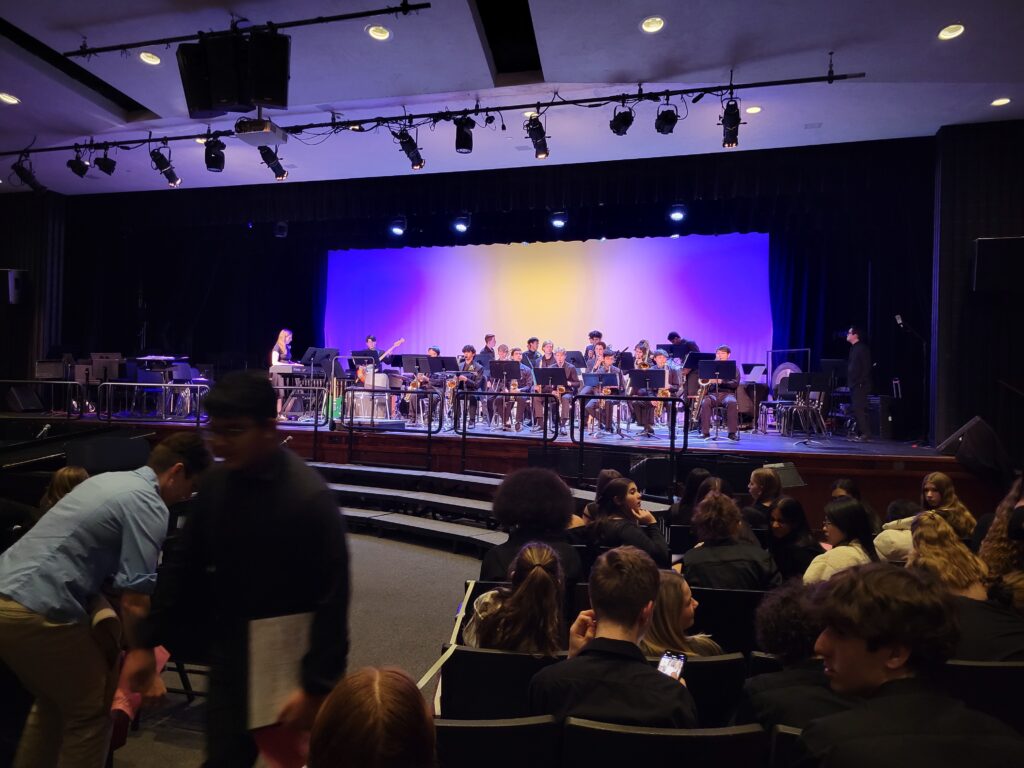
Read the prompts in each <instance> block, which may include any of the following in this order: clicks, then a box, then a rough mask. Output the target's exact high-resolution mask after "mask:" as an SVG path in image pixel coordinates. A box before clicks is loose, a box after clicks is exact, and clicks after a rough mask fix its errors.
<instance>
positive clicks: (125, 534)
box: [0, 433, 210, 768]
mask: <svg viewBox="0 0 1024 768" xmlns="http://www.w3.org/2000/svg"><path fill="white" fill-rule="evenodd" d="M209 464H210V456H209V454H208V453H207V451H206V448H205V447H204V446H203V443H202V440H201V439H200V437H199V436H198V435H196V434H195V433H178V434H174V435H171V436H170V437H168V438H166V439H164V440H163V441H162V442H161V443H160V444H159V445H157V446H156V448H154V449H153V452H152V453H151V454H150V458H149V461H148V463H147V464H146V466H144V467H140V468H139V469H137V470H134V471H131V472H107V473H104V474H101V475H98V476H96V477H93V478H90V479H89V480H86V481H85V482H83V483H82V484H81V485H79V486H78V488H77V489H76V490H75V492H74V493H71V494H68V495H67V496H65V497H64V498H62V499H61V500H60V501H59V502H57V504H56V505H55V506H54V507H53V508H52V509H50V510H49V511H48V512H47V513H46V515H44V516H43V517H42V518H41V519H40V520H39V522H38V523H36V525H35V526H34V527H33V528H32V529H31V530H30V531H28V532H27V533H26V534H25V535H24V536H22V538H21V539H20V540H19V541H18V542H17V543H16V544H14V545H13V546H12V547H11V548H10V549H8V550H7V551H6V552H5V553H4V554H3V555H2V556H0V661H2V662H3V663H4V664H6V665H7V666H8V667H10V669H11V670H12V671H13V672H14V674H15V675H17V677H18V679H19V680H20V681H21V683H22V685H24V686H25V688H26V689H27V690H28V691H29V693H30V694H31V695H32V696H34V697H35V704H34V706H33V710H32V715H31V716H30V717H29V719H28V721H27V723H26V726H25V730H24V733H23V735H22V738H21V743H20V746H19V748H18V755H17V758H16V760H15V765H16V766H18V768H22V767H28V766H32V767H33V768H35V767H37V766H56V765H57V763H58V761H59V762H60V763H61V764H62V765H66V766H90V765H95V766H99V765H103V762H104V759H105V758H106V754H107V742H108V739H109V731H110V702H111V698H112V696H113V693H114V687H115V684H116V682H117V676H118V669H117V661H118V660H119V658H120V647H119V645H118V642H117V641H118V636H119V635H121V639H122V642H123V643H124V645H126V646H127V647H128V648H129V649H130V650H129V651H128V654H127V657H126V658H125V664H124V666H125V670H126V675H127V679H128V682H129V685H130V687H131V689H132V690H135V691H140V692H144V693H145V694H146V695H147V696H148V697H159V696H160V695H162V693H163V692H164V689H163V684H162V683H161V682H160V679H159V677H158V676H157V675H156V663H155V659H154V656H153V652H152V651H151V650H147V649H145V648H143V647H142V646H141V643H140V638H139V633H138V629H139V624H140V622H141V621H142V620H143V619H144V618H145V616H146V614H148V612H149V595H150V593H151V592H152V591H153V587H154V584H155V581H156V567H157V558H158V556H159V554H160V547H161V545H162V543H163V540H164V538H165V537H166V536H167V528H168V520H169V512H168V509H167V508H168V506H169V505H171V504H174V503H177V502H179V501H183V500H185V499H187V498H189V497H190V496H191V495H192V488H193V483H194V482H195V481H196V478H197V477H198V476H199V475H200V474H201V473H202V472H203V471H204V470H205V469H206V468H207V467H208V466H209ZM107 584H110V585H111V586H112V587H113V589H115V590H117V591H118V592H120V596H121V608H122V614H121V620H120V632H119V631H118V620H117V617H116V615H114V614H113V612H112V611H110V609H109V606H106V603H105V601H102V600H101V595H100V590H101V588H102V587H104V586H105V585H107ZM101 605H102V606H103V608H104V615H105V616H107V617H108V618H105V619H104V620H103V622H102V629H100V628H98V627H94V622H93V619H92V614H93V613H94V612H97V611H98V609H99V607H100V606H101ZM96 623H97V624H99V623H100V622H98V621H97V622H96Z"/></svg>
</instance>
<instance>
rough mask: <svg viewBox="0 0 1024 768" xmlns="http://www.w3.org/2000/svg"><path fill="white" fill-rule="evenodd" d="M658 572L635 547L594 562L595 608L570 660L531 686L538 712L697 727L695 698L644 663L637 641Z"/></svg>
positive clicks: (582, 622) (577, 624)
mask: <svg viewBox="0 0 1024 768" xmlns="http://www.w3.org/2000/svg"><path fill="white" fill-rule="evenodd" d="M658 583H659V576H658V567H657V565H655V563H654V561H653V560H652V559H651V558H650V556H649V555H648V554H647V553H646V552H643V551H641V550H639V549H637V548H636V547H619V548H617V549H612V550H609V551H608V552H605V553H604V554H602V555H601V556H600V557H599V558H597V562H595V563H594V567H593V568H592V569H591V571H590V582H589V587H590V604H591V605H592V606H593V608H592V609H591V610H589V611H583V612H581V613H580V615H579V616H578V617H577V618H576V621H574V622H573V625H572V627H571V628H570V630H569V659H568V660H566V661H563V662H559V663H557V664H552V665H551V666H549V667H547V668H545V669H543V670H541V671H540V672H538V673H537V674H536V675H534V676H533V679H532V680H531V681H530V708H531V709H532V711H533V712H534V714H538V715H554V716H555V717H557V718H558V719H559V720H564V719H565V718H567V717H582V718H587V719H589V720H598V721H600V722H604V723H618V724H621V725H637V726H648V727H652V728H659V727H660V728H695V727H696V726H697V712H696V707H695V705H694V702H693V697H692V696H691V695H690V692H689V691H688V690H687V689H686V685H685V684H684V683H683V682H682V681H681V680H680V681H676V680H673V679H672V678H671V677H669V676H668V675H664V674H662V673H661V672H659V671H658V670H657V669H655V668H654V667H652V666H651V665H650V664H648V663H647V659H646V658H644V654H643V651H641V650H640V648H639V643H640V641H641V640H642V639H643V637H644V635H645V633H646V632H647V629H648V628H649V627H650V624H651V619H652V617H653V615H654V601H655V600H656V599H657V596H658Z"/></svg>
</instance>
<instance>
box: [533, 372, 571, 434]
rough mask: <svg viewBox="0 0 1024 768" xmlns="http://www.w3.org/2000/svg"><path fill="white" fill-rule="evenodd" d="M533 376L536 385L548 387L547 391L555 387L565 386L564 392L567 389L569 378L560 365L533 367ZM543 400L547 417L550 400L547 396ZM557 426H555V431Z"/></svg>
mask: <svg viewBox="0 0 1024 768" xmlns="http://www.w3.org/2000/svg"><path fill="white" fill-rule="evenodd" d="M533 376H534V378H535V379H536V380H537V385H538V386H539V387H541V388H542V389H541V391H543V387H550V389H549V390H548V391H549V392H552V393H553V392H554V390H555V388H556V387H565V390H566V392H568V391H569V380H568V379H567V378H566V377H565V369H564V368H562V367H561V366H552V367H549V368H534V369H533ZM543 400H544V418H545V419H547V418H548V416H549V415H550V414H549V410H548V409H549V408H550V407H551V401H550V400H548V399H547V398H543ZM556 413H560V409H558V410H556ZM557 430H558V426H557V425H556V426H555V431H556V432H557Z"/></svg>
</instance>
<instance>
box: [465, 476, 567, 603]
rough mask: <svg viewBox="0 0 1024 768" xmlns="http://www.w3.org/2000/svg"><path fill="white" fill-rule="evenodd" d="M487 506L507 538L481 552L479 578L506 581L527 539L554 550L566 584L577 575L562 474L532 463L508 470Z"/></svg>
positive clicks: (527, 541) (565, 486)
mask: <svg viewBox="0 0 1024 768" xmlns="http://www.w3.org/2000/svg"><path fill="white" fill-rule="evenodd" d="M491 509H492V513H493V514H494V518H495V520H497V522H498V524H499V525H500V526H501V527H502V528H504V529H505V530H507V531H508V541H506V542H505V543H504V544H499V545H498V546H496V547H491V549H489V550H488V551H487V554H486V555H484V559H483V562H482V563H481V564H480V580H481V581H508V579H509V569H510V568H511V567H512V564H513V562H514V561H515V558H516V555H517V554H519V550H521V549H522V548H523V546H524V545H526V544H528V543H529V542H531V541H543V542H544V543H545V544H547V545H548V546H550V547H551V548H552V549H554V550H555V552H557V553H558V559H559V560H560V561H561V563H562V571H563V572H564V574H565V580H566V583H568V584H575V583H576V582H577V581H579V580H580V579H581V578H582V576H583V564H582V563H581V562H580V556H579V555H578V554H577V553H576V550H575V549H573V546H572V543H571V542H570V541H569V538H568V535H567V534H566V528H567V527H568V525H569V520H570V519H571V518H572V514H573V511H574V510H575V509H576V501H575V499H573V495H572V491H570V490H569V486H567V485H566V484H565V482H563V480H562V478H560V477H559V476H558V475H556V474H555V473H554V472H552V471H551V470H550V469H540V468H538V467H529V468H527V469H520V470H517V471H515V472H512V473H511V474H509V475H506V477H505V479H504V480H502V481H501V485H499V486H498V490H497V491H496V492H495V494H494V502H493V504H492V507H491Z"/></svg>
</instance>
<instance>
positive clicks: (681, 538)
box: [666, 525, 697, 555]
mask: <svg viewBox="0 0 1024 768" xmlns="http://www.w3.org/2000/svg"><path fill="white" fill-rule="evenodd" d="M666 538H667V539H668V551H669V552H670V553H671V554H673V555H682V554H685V553H686V552H689V551H690V550H691V549H693V548H694V546H695V545H696V544H697V539H696V538H695V537H694V535H693V529H692V528H691V526H689V525H670V526H669V527H668V536H667V537H666Z"/></svg>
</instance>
